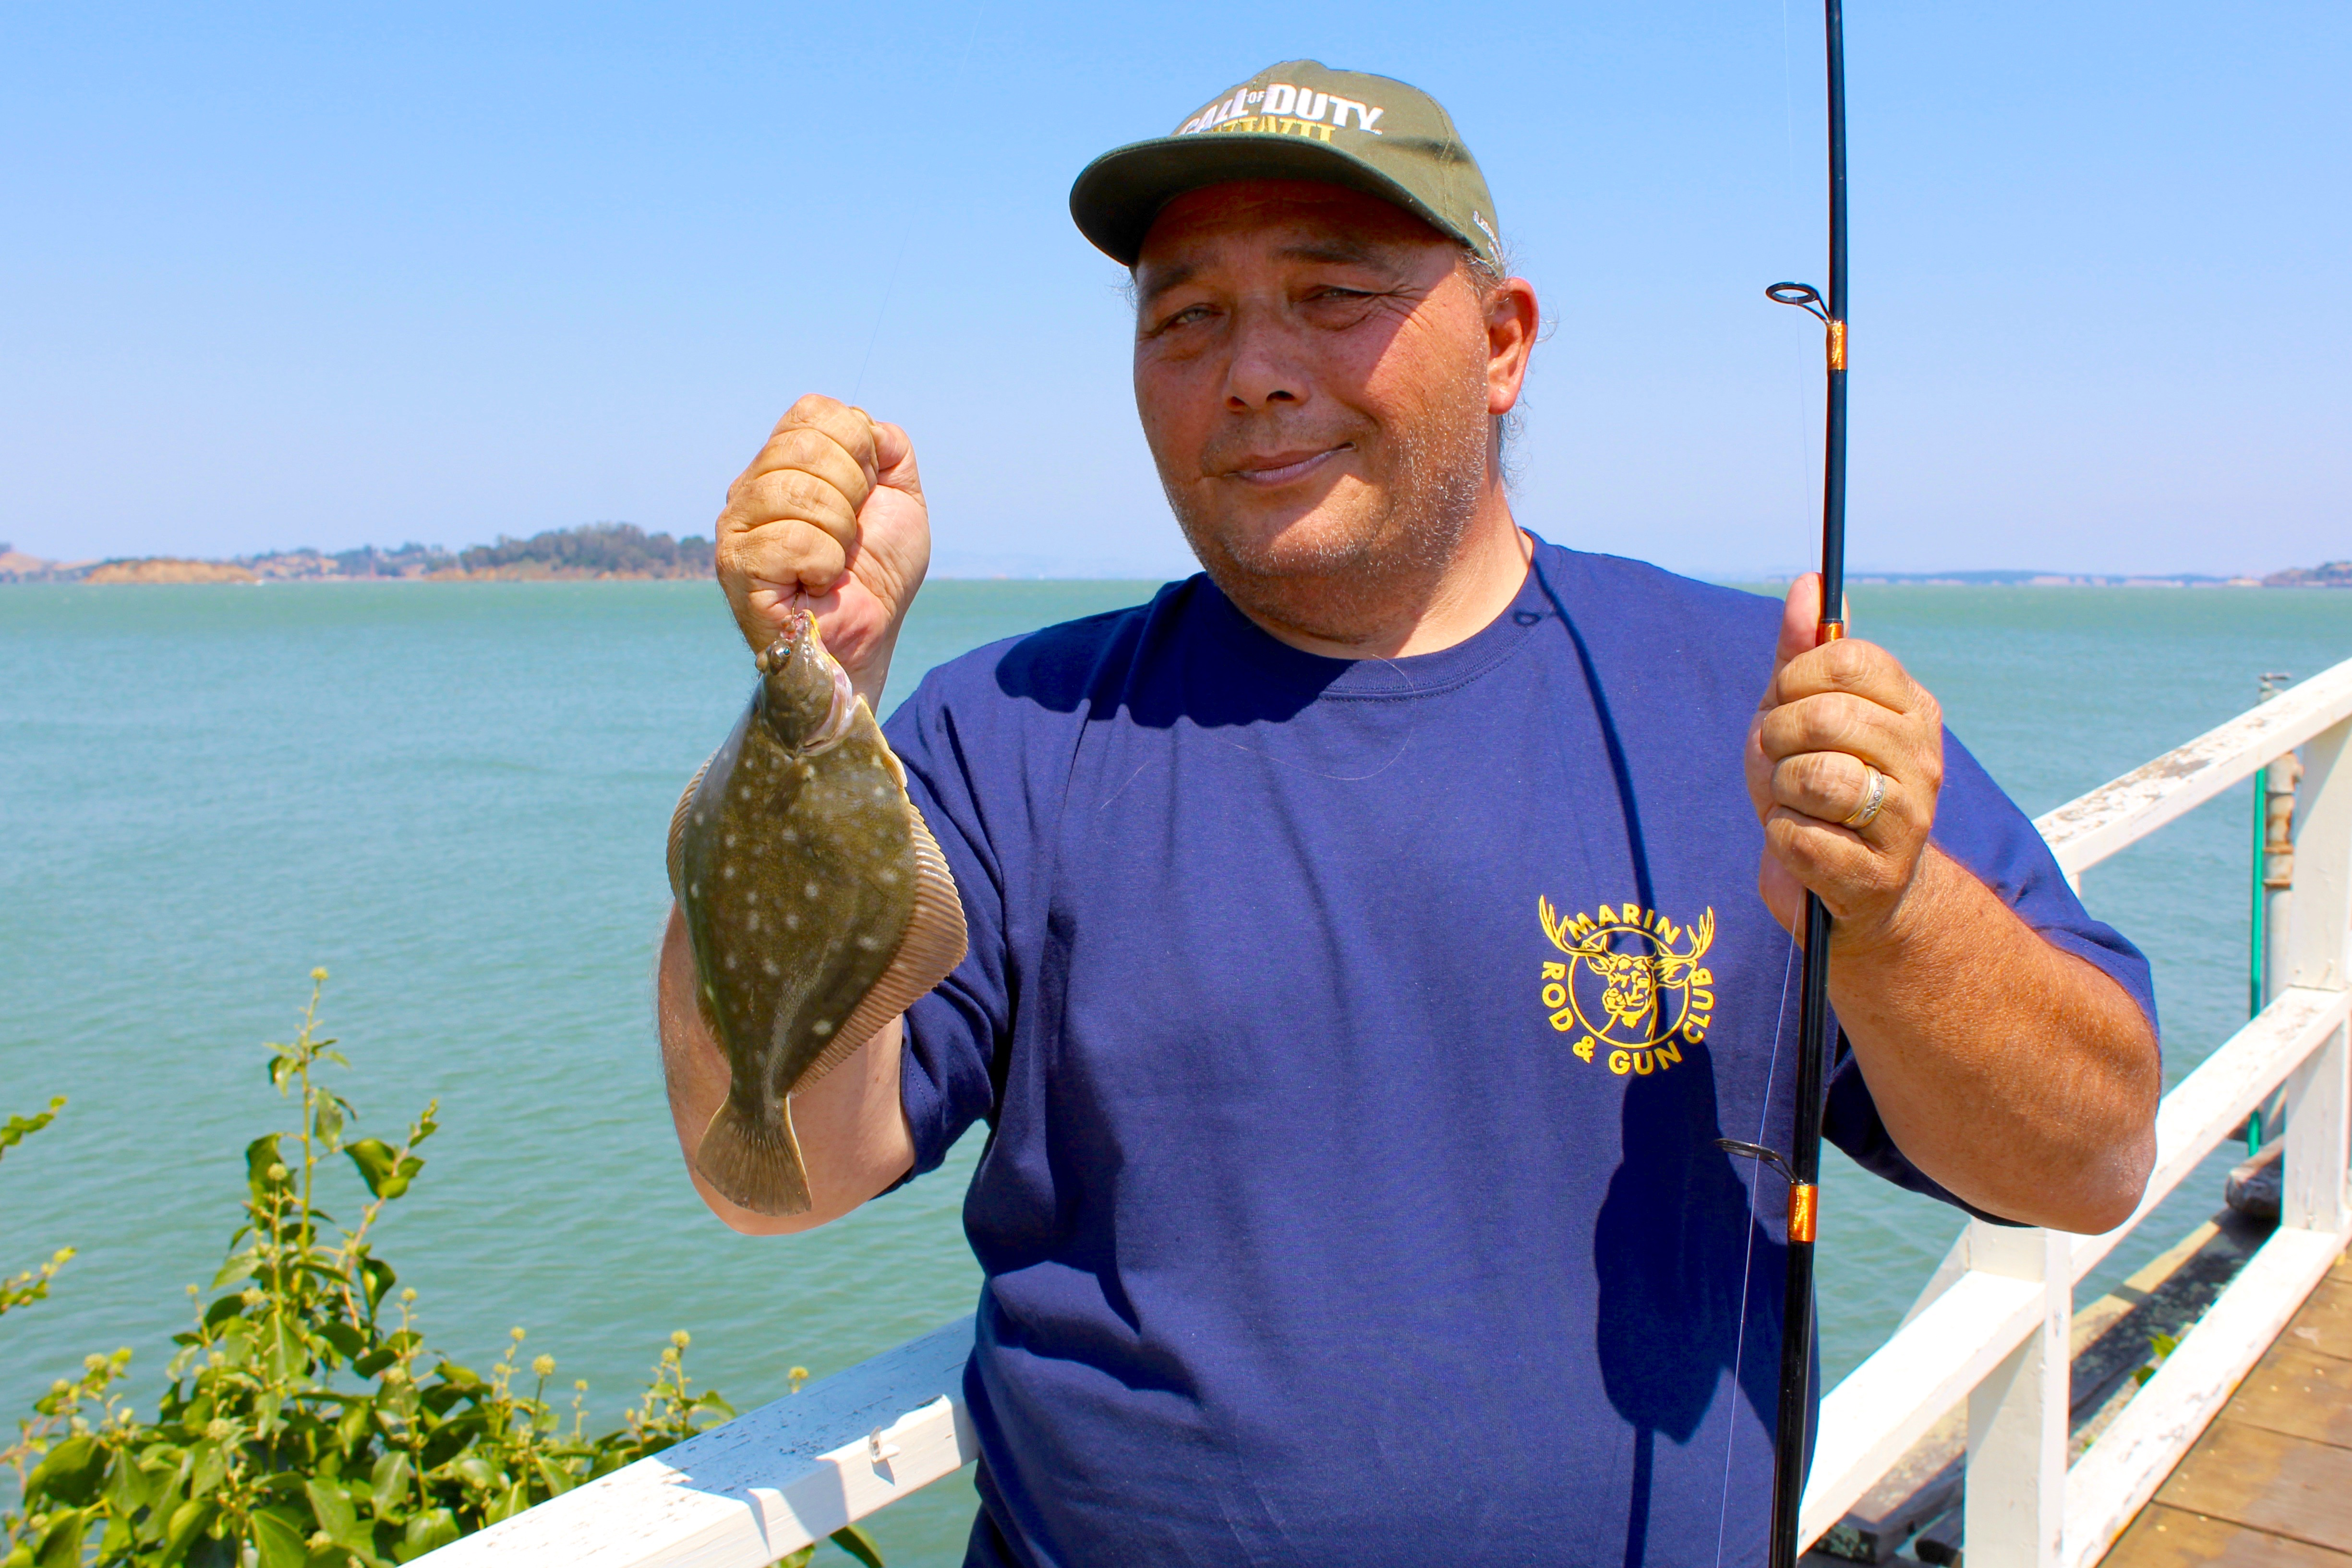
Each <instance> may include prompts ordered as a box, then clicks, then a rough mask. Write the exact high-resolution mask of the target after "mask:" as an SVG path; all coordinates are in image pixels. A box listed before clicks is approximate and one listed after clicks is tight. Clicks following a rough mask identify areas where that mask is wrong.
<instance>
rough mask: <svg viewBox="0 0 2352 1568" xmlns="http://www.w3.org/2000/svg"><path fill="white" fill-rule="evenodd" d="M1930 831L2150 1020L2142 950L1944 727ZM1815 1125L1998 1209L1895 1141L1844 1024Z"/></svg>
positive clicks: (1903, 1178) (1858, 1149)
mask: <svg viewBox="0 0 2352 1568" xmlns="http://www.w3.org/2000/svg"><path fill="white" fill-rule="evenodd" d="M1934 839H1935V844H1936V847H1937V848H1939V849H1941V850H1943V851H1944V853H1945V854H1947V855H1949V856H1950V857H1951V858H1953V859H1955V860H1957V861H1958V862H1959V863H1960V864H1961V865H1962V866H1965V867H1967V868H1969V871H1971V872H1973V873H1974V874H1975V875H1976V878H1977V879H1978V880H1979V881H1981V882H1982V883H1984V885H1985V886H1986V887H1988V888H1990V889H1992V890H1993V892H1994V893H1995V894H1997V895H1999V897H2000V900H2001V901H2002V902H2003V903H2005V904H2007V905H2009V907H2010V908H2011V909H2013V910H2016V911H2017V912H2018V915H2019V916H2020V918H2021V919H2022V920H2023V921H2025V923H2026V924H2027V925H2028V926H2030V927H2032V929H2033V930H2034V931H2036V932H2038V933H2039V934H2040V935H2041V936H2042V939H2043V940H2044V941H2046V942H2050V943H2051V944H2052V945H2053V946H2054V947H2057V948H2059V949H2061V950H2063V951H2064V952H2071V953H2073V954H2074V956H2076V957H2077V958H2081V959H2084V960H2085V961H2087V962H2088V963H2094V964H2095V965H2097V966H2098V967H2099V968H2100V969H2102V970H2104V971H2105V973H2107V974H2108V975H2110V976H2111V977H2112V978H2113V979H2114V980H2115V982H2116V984H2118V985H2121V986H2122V987H2123V988H2124V990H2125V992H2126V994H2129V995H2130V997H2131V999H2132V1000H2133V1001H2134V1002H2137V1004H2139V1007H2140V1011H2141V1012H2143V1013H2145V1014H2147V1021H2148V1026H2149V1027H2150V1028H2151V1029H2153V1028H2154V1027H2156V991H2155V985H2154V983H2153V981H2152V979H2151V977H2150V975H2149V973H2148V967H2147V959H2146V958H2145V957H2143V956H2142V955H2141V953H2140V951H2139V949H2137V947H2134V946H2133V945H2132V944H2131V943H2130V942H2127V941H2126V940H2125V938H2124V935H2123V933H2122V932H2120V931H2116V929H2115V928H2114V927H2113V926H2110V925H2106V924H2105V923H2103V922H2101V921H2095V920H2093V919H2092V918H2091V915H2090V912H2089V911H2088V910H2084V908H2083V901H2082V900H2080V899H2078V898H2076V897H2075V896H2074V889H2072V888H2070V887H2068V886H2067V885H2066V878H2065V874H2064V873H2063V872H2062V871H2060V870H2059V868H2058V861H2057V858H2056V857H2055V856H2053V855H2052V854H2051V853H2050V846H2049V845H2048V844H2046V843H2044V842H2043V841H2042V835H2041V834H2039V833H2037V832H2035V831H2034V827H2033V824H2032V822H2031V821H2030V820H2028V819H2027V817H2026V816H2025V814H2024V813H2023V812H2021V811H2020V810H2019V809H2018V808H2017V806H2016V805H2015V803H2014V802H2012V801H2011V799H2010V798H2009V796H2008V795H2004V794H2003V793H2001V789H2000V785H1999V784H1995V783H1993V781H1992V775H1991V774H1990V773H1986V772H1985V770H1984V766H1983V764H1982V763H1979V762H1978V761H1977V760H1976V758H1975V757H1974V756H1972V755H1970V754H1969V750H1968V748H1967V747H1965V746H1963V745H1961V744H1960V742H1958V740H1957V739H1956V738H1955V737H1954V736H1953V735H1952V733H1951V732H1950V731H1945V733H1944V790H1943V794H1942V795H1941V796H1940V797H1939V798H1938V799H1937V803H1936V828H1935V835H1934ZM1822 1134H1823V1136H1825V1137H1826V1138H1828V1139H1829V1141H1830V1142H1832V1143H1834V1144H1836V1145H1837V1146H1838V1147H1839V1148H1841V1149H1843V1150H1844V1151H1845V1152H1846V1153H1847V1154H1848V1155H1849V1156H1850V1157H1851V1158H1852V1159H1853V1162H1854V1163H1856V1164H1858V1165H1860V1166H1862V1167H1863V1168H1864V1170H1867V1171H1870V1172H1873V1173H1875V1174H1877V1175H1880V1176H1883V1177H1885V1179H1886V1180H1888V1181H1890V1182H1893V1183H1894V1184H1895V1185H1896V1186H1898V1187H1905V1188H1907V1189H1909V1190H1910V1191H1912V1192H1915V1193H1925V1194H1927V1195H1928V1196H1930V1197H1935V1198H1940V1199H1941V1200H1943V1201H1944V1202H1945V1203H1948V1204H1952V1205H1956V1206H1958V1207H1959V1208H1963V1209H1967V1210H1968V1212H1969V1213H1970V1214H1972V1215H1977V1217H1979V1219H1992V1220H2000V1218H2001V1216H2000V1215H1988V1214H1985V1213H1983V1212H1982V1211H1980V1210H1979V1209H1976V1208H1973V1207H1971V1206H1970V1205H1968V1204H1965V1203H1962V1202H1960V1200H1959V1199H1958V1198H1956V1197H1954V1196H1953V1195H1952V1194H1950V1193H1948V1192H1947V1191H1946V1190H1945V1189H1944V1188H1943V1187H1942V1186H1941V1185H1940V1184H1937V1183H1936V1182H1934V1181H1932V1180H1930V1179H1929V1178H1928V1177H1927V1175H1926V1174H1925V1173H1922V1172H1921V1171H1920V1170H1919V1168H1918V1167H1917V1166H1916V1165H1914V1164H1913V1163H1911V1162H1910V1160H1909V1159H1907V1158H1906V1156H1905V1155H1904V1153H1903V1152H1902V1151H1901V1150H1900V1149H1898V1148H1896V1147H1895V1139H1894V1136H1893V1134H1891V1133H1889V1132H1888V1131H1887V1130H1886V1123H1885V1120H1884V1119H1882V1118H1881V1117H1880V1116H1879V1114H1878V1107H1877V1105H1876V1104H1875V1103H1874V1101H1873V1100H1871V1097H1870V1086H1869V1085H1868V1084H1867V1083H1865V1082H1864V1081H1863V1076H1862V1066H1861V1064H1860V1063H1859V1062H1858V1061H1856V1060H1855V1059H1854V1056H1853V1052H1852V1051H1851V1050H1850V1049H1848V1048H1847V1045H1846V1041H1845V1037H1844V1036H1843V1034H1841V1035H1840V1036H1839V1037H1838V1061H1837V1065H1836V1067H1835V1068H1833V1069H1832V1072H1831V1075H1830V1085H1829V1101H1828V1105H1827V1108H1826V1111H1825V1114H1824V1116H1823V1119H1822ZM2002 1223H2004V1224H2006V1223H2009V1222H2008V1221H2005V1220H2004V1221H2002Z"/></svg>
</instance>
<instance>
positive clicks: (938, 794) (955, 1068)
mask: <svg viewBox="0 0 2352 1568" xmlns="http://www.w3.org/2000/svg"><path fill="white" fill-rule="evenodd" d="M947 684H948V683H947V682H946V681H944V680H942V679H940V678H939V677H936V676H935V677H934V678H933V679H928V680H926V681H925V682H924V684H923V686H922V687H921V688H920V689H919V690H918V691H917V692H916V693H915V695H914V696H913V697H911V698H909V699H908V700H907V701H906V702H905V703H904V704H903V705H902V706H901V707H900V708H899V709H898V711H897V712H896V713H893V714H892V715H891V716H890V721H889V723H888V724H887V725H886V726H885V733H886V734H887V737H888V739H889V742H890V747H891V750H893V751H894V752H897V753H898V761H899V762H900V763H901V764H903V765H904V766H905V768H906V770H907V795H908V798H909V799H911V800H912V801H913V802H914V803H915V808H916V809H917V810H918V811H919V812H921V813H922V814H923V821H924V824H925V825H926V826H929V828H930V830H931V837H934V838H936V839H938V840H939V845H940V850H941V852H942V853H944V854H945V855H946V857H947V862H948V868H949V869H950V871H952V872H953V873H954V874H955V881H956V891H957V892H958V894H959V895H961V899H962V900H963V919H964V930H965V932H966V936H967V939H968V941H969V943H970V945H969V947H968V949H967V950H966V952H965V953H964V957H963V962H962V963H959V964H957V965H956V967H955V969H954V970H953V971H952V972H950V973H949V975H948V977H947V978H946V979H945V980H943V981H941V982H940V984H939V986H938V988H937V989H935V990H933V991H932V992H931V993H930V994H928V995H926V996H924V997H923V998H922V999H921V1000H919V1001H918V1002H917V1003H916V1004H915V1005H913V1006H911V1007H909V1008H908V1009H907V1037H906V1045H905V1047H904V1052H905V1054H904V1057H903V1058H902V1060H901V1062H900V1066H899V1089H898V1093H899V1099H900V1101H901V1103H902V1104H903V1105H904V1106H905V1107H906V1111H907V1121H908V1126H909V1127H910V1128H912V1129H913V1131H914V1141H915V1168H914V1171H913V1172H912V1173H911V1174H912V1175H921V1174H923V1173H925V1172H929V1171H935V1170H937V1169H938V1168H939V1166H940V1162H941V1161H943V1160H945V1159H946V1158H947V1153H948V1150H949V1149H950V1147H951V1146H952V1145H953V1144H954V1143H955V1141H956V1140H957V1139H958V1138H960V1137H961V1136H962V1135H963V1132H964V1131H965V1129H967V1128H969V1127H970V1126H971V1124H972V1123H973V1122H975V1121H981V1120H982V1119H983V1118H986V1117H988V1116H990V1115H991V1114H992V1111H993V1110H994V1107H995V1102H996V1084H997V1082H998V1075H997V1072H996V1070H995V1064H996V1061H997V1058H998V1054H999V1052H1000V1051H1001V1050H1002V1048H1003V1042H1004V1041H1005V1040H1006V1039H1007V1038H1009V1037H1010V1035H1011V1031H1012V1005H1011V1000H1010V988H1009V986H1008V984H1007V978H1006V976H1007V968H1008V964H1007V952H1006V942H1005V928H1006V918H1005V865H1006V862H1007V859H1008V857H1006V856H1004V855H1003V854H1002V853H1001V852H1000V845H999V843H998V842H997V838H996V837H994V836H995V835H1001V834H1002V833H1003V831H1004V830H1005V828H1006V827H1007V826H1008V825H1007V824H1006V823H1003V822H1001V821H994V820H992V819H991V817H990V816H989V813H988V812H987V810H986V808H985V807H984V805H982V802H983V800H984V799H985V798H986V796H985V795H984V792H983V791H982V789H981V788H979V787H978V785H977V783H976V781H975V776H974V775H975V773H976V771H977V769H978V767H979V766H981V765H982V763H984V762H985V760H986V758H987V757H988V755H989V753H990V752H991V751H992V748H991V747H990V746H988V745H987V744H986V743H985V742H983V741H982V738H981V737H979V736H977V735H974V734H972V733H971V732H969V731H968V728H967V726H966V725H965V724H964V723H962V722H960V721H959V715H958V712H957V708H956V705H955V704H954V703H953V702H952V701H951V700H950V699H949V696H948V693H947V690H946V686H947Z"/></svg>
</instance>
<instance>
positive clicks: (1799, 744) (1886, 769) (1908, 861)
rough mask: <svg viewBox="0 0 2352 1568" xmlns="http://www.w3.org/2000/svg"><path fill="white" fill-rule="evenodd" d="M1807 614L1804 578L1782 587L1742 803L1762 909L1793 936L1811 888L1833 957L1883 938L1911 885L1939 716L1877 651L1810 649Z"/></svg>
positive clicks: (1936, 777) (1812, 612) (1925, 821)
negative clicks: (1832, 939) (1833, 939)
mask: <svg viewBox="0 0 2352 1568" xmlns="http://www.w3.org/2000/svg"><path fill="white" fill-rule="evenodd" d="M1821 604H1822V580H1821V578H1820V577H1819V576H1817V575H1814V574H1810V573H1809V574H1806V575H1804V576H1802V577H1800V578H1799V579H1797V581H1796V583H1795V584H1793V585H1792V586H1791V587H1790V590H1789V601H1788V605H1787V610H1786V613H1785V614H1784V615H1783V616H1782V617H1781V621H1780V647H1778V648H1777V649H1776V650H1775V651H1774V653H1773V656H1772V679H1770V680H1769V682H1767V683H1766V685H1765V688H1764V696H1763V698H1762V700H1759V702H1758V703H1757V705H1756V718H1755V721H1753V722H1752V723H1750V724H1749V725H1748V758H1747V762H1748V795H1749V796H1750V797H1751V798H1752V799H1753V800H1754V801H1755V803H1756V815H1757V816H1759V817H1760V818H1761V819H1762V820H1763V824H1764V860H1763V865H1762V867H1761V868H1760V869H1759V872H1758V876H1757V887H1758V890H1759V891H1760V892H1761V893H1762V894H1763V895H1764V902H1765V904H1766V905H1767V906H1768V907H1769V909H1770V910H1771V911H1772V913H1773V915H1774V917H1775V918H1776V919H1778V920H1779V921H1780V923H1781V924H1782V925H1783V926H1786V927H1788V928H1789V929H1790V930H1791V931H1795V930H1797V928H1798V925H1799V922H1800V921H1801V918H1802V910H1803V904H1804V895H1805V889H1808V888H1810V889H1812V890H1813V891H1814V892H1816V893H1819V894H1820V895H1821V896H1822V902H1823V903H1824V904H1826V905H1828V906H1829V911H1830V913H1831V914H1832V916H1833V917H1835V919H1836V921H1837V942H1838V951H1841V952H1843V951H1845V950H1847V949H1848V948H1849V947H1851V946H1853V945H1854V944H1856V943H1863V942H1871V941H1873V940H1874V939H1875V938H1876V937H1878V936H1880V935H1882V934H1883V933H1885V932H1886V931H1888V929H1889V928H1890V927H1891V926H1892V924H1893V923H1894V921H1895V916H1896V915H1897V913H1898V912H1899V911H1900V910H1901V909H1902V908H1903V905H1904V902H1905V900H1906V898H1908V897H1909V895H1910V893H1911V891H1912V889H1913V887H1914V886H1915V885H1916V882H1917V881H1918V879H1919V870H1920V866H1921V864H1922V861H1923V860H1924V858H1926V855H1927V834H1928V830H1929V829H1930V828H1931V827H1933V826H1934V825H1935V821H1936V796H1937V792H1938V791H1939V790H1941V789H1942V787H1943V783H1944V714H1943V710H1942V709H1941V708H1939V707H1938V706H1937V702H1936V700H1935V698H1933V697H1931V696H1929V695H1928V693H1927V689H1926V688H1924V687H1922V686H1921V685H1920V684H1919V683H1918V682H1917V681H1916V680H1914V679H1911V677H1910V674H1909V673H1908V672H1907V671H1906V670H1905V669H1904V668H1903V666H1902V665H1901V664H1900V663H1899V662H1897V661H1896V659H1895V656H1894V655H1892V654H1890V653H1888V652H1887V651H1886V650H1885V648H1883V647H1878V646H1877V645H1875V644H1874V643H1867V642H1863V641H1861V640H1859V639H1858V638H1854V637H1843V638H1841V639H1839V640H1838V641H1836V642H1831V643H1819V646H1816V644H1817V643H1818V641H1819V635H1820V634H1819V627H1820V621H1821ZM1882 780H1883V781H1884V782H1883V783H1881V782H1879V781H1882ZM1874 795H1877V796H1879V799H1878V805H1877V810H1876V812H1875V814H1874V815H1873V814H1871V813H1870V811H1869V807H1870V805H1871V802H1872V799H1873V796H1874Z"/></svg>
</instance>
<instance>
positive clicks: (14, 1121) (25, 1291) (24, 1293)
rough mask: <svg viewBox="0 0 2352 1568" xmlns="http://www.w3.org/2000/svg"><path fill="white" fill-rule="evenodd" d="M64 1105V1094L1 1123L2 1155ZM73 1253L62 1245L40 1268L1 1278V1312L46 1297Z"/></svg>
mask: <svg viewBox="0 0 2352 1568" xmlns="http://www.w3.org/2000/svg"><path fill="white" fill-rule="evenodd" d="M65 1107H66V1097H65V1096H64V1095H62V1094H61V1095H59V1096H58V1097H57V1098H56V1099H55V1100H51V1101H49V1108H48V1109H47V1110H44V1111H42V1112H41V1113H40V1114H38V1115H37V1116H11V1117H10V1118H8V1120H7V1121H5V1122H0V1154H5V1153H6V1152H8V1151H9V1150H11V1149H13V1148H15V1147H16V1145H17V1144H19V1143H22V1142H24V1141H25V1140H26V1139H27V1138H29V1137H31V1136H32V1135H33V1134H34V1133H36V1132H38V1131H40V1130H41V1129H42V1128H44V1127H47V1125H48V1124H49V1123H50V1122H52V1121H56V1120H57V1119H58V1111H60V1110H64V1109H65ZM73 1255H74V1249H73V1248H72V1247H59V1248H58V1249H57V1251H56V1252H54V1253H52V1254H50V1256H49V1260H48V1261H47V1263H44V1264H42V1265H41V1266H40V1267H39V1268H28V1269H26V1271H25V1272H24V1273H22V1274H19V1275H17V1276H16V1277H15V1278H14V1279H0V1313H5V1312H6V1311H7V1310H9V1309H10V1308H12V1307H28V1306H31V1305H32V1304H33V1303H34V1302H36V1301H37V1300H41V1299H42V1298H43V1297H45V1296H47V1294H48V1293H49V1281H50V1280H52V1279H56V1278H57V1277H58V1269H60V1268H64V1267H65V1266H66V1265H67V1264H68V1263H70V1262H72V1261H73Z"/></svg>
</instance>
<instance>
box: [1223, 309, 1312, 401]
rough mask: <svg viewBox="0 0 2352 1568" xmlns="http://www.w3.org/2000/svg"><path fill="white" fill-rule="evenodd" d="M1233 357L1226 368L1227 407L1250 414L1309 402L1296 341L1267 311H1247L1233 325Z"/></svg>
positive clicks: (1241, 312)
mask: <svg viewBox="0 0 2352 1568" xmlns="http://www.w3.org/2000/svg"><path fill="white" fill-rule="evenodd" d="M1232 343H1233V358H1232V359H1231V361H1230V362H1228V363H1227V365H1226V367H1225V407H1226V408H1227V409H1228V410H1230V411H1231V412H1233V413H1235V414H1250V413H1255V412H1256V411H1258V410H1260V409H1263V408H1266V407H1269V406H1272V405H1276V404H1292V405H1296V404H1301V403H1304V402H1306V401H1307V386H1308V384H1309V383H1308V379H1307V375H1306V374H1305V367H1304V365H1303V364H1301V363H1300V356H1299V354H1298V353H1297V347H1298V345H1297V341H1296V339H1295V338H1294V337H1293V336H1292V334H1291V333H1290V332H1288V331H1285V330H1284V328H1283V326H1282V324H1281V323H1280V322H1279V321H1276V320H1274V319H1273V318H1272V316H1271V313H1270V312H1267V311H1265V310H1242V311H1240V312H1238V315H1237V318H1236V320H1235V321H1234V335H1233V338H1232Z"/></svg>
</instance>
